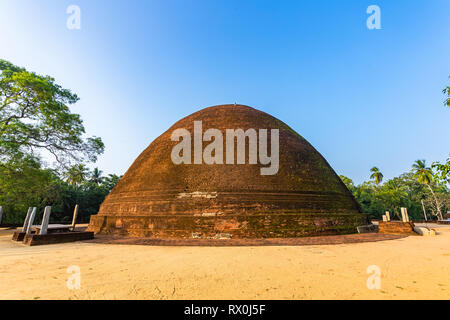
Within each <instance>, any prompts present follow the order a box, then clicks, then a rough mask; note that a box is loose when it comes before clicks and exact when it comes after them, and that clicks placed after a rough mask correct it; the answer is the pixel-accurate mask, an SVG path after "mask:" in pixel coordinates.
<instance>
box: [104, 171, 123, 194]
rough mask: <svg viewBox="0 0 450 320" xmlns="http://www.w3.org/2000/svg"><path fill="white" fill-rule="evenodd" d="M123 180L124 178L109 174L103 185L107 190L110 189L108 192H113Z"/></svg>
mask: <svg viewBox="0 0 450 320" xmlns="http://www.w3.org/2000/svg"><path fill="white" fill-rule="evenodd" d="M121 178H122V176H120V177H119V176H118V175H116V174H109V175H108V176H107V177H106V178H105V180H104V181H103V185H104V186H105V187H106V189H108V191H111V190H112V189H113V188H114V186H115V185H116V184H117V183H118V182H119V180H120V179H121Z"/></svg>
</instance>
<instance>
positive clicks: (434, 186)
mask: <svg viewBox="0 0 450 320" xmlns="http://www.w3.org/2000/svg"><path fill="white" fill-rule="evenodd" d="M448 162H449V160H447V164H445V165H442V166H444V169H441V167H440V166H438V164H439V163H435V165H434V166H433V167H436V168H439V169H437V170H436V172H434V171H433V169H432V168H428V167H426V165H425V161H423V160H418V161H416V162H415V163H414V165H413V170H412V171H411V172H408V173H405V174H402V175H400V176H398V177H395V178H392V179H390V180H388V181H386V182H385V183H384V184H376V181H375V183H374V182H363V183H362V184H360V185H356V186H355V184H354V183H353V181H352V180H351V179H349V178H347V177H345V176H340V178H341V180H342V181H343V182H344V183H345V185H346V186H347V188H348V189H349V190H350V191H351V192H352V194H353V195H354V197H355V199H356V200H357V201H358V202H359V204H360V205H361V208H362V210H363V212H364V213H369V214H370V216H371V218H372V219H381V216H382V215H383V214H384V213H385V212H386V211H389V212H390V213H391V217H394V218H395V217H397V219H400V217H401V214H400V208H401V207H404V208H407V209H408V214H409V216H410V217H411V218H412V219H414V220H422V219H424V215H423V208H422V201H423V202H424V206H425V209H426V211H427V214H428V217H430V216H436V217H440V216H439V210H437V207H438V206H439V207H440V210H441V211H443V210H450V190H449V189H448V187H447V185H446V183H441V181H447V182H448V179H449V178H450V177H449V175H448V173H449V171H446V170H448V165H449V163H448ZM374 171H378V170H371V172H374ZM430 174H431V176H430ZM437 175H438V176H440V177H441V178H440V180H438V179H436V178H435V177H436V176H437ZM371 178H372V179H374V177H371ZM433 190H434V191H433Z"/></svg>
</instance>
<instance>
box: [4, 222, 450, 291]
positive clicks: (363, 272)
mask: <svg viewBox="0 0 450 320" xmlns="http://www.w3.org/2000/svg"><path fill="white" fill-rule="evenodd" d="M437 230H438V231H439V234H438V235H437V236H436V237H420V236H411V237H407V238H403V239H397V240H389V241H381V242H370V243H356V244H342V245H321V246H319V245H315V246H298V247H281V246H280V247H278V246H273V247H270V246H265V247H161V246H138V245H116V244H97V243H86V242H83V243H69V244H57V245H47V246H37V247H26V246H24V245H22V244H21V243H15V242H12V241H11V240H10V239H11V234H12V231H11V230H0V299H450V272H449V271H450V226H440V227H439V229H437ZM371 265H375V266H378V267H379V270H380V272H381V278H380V284H381V288H380V289H372V290H369V289H368V287H367V280H368V278H369V277H370V276H371V275H373V274H368V273H367V268H368V267H369V266H371ZM70 266H79V268H80V272H81V275H80V279H81V288H80V289H72V290H70V289H68V287H67V284H66V281H67V279H68V278H69V276H70V274H69V273H67V269H68V267H70Z"/></svg>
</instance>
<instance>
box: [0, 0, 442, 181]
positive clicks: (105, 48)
mask: <svg viewBox="0 0 450 320" xmlns="http://www.w3.org/2000/svg"><path fill="white" fill-rule="evenodd" d="M71 4H75V5H78V6H79V7H80V9H81V29H80V30H69V29H67V27H66V20H67V18H68V16H69V15H68V14H66V9H67V7H68V6H69V5H71ZM371 4H376V5H378V6H379V7H380V8H381V27H382V29H381V30H368V29H367V27H366V19H367V17H368V14H366V8H367V7H368V6H369V5H371ZM449 13H450V1H448V0H426V1H425V0H423V1H417V0H409V1H400V0H396V1H378V0H373V1H362V0H359V1H356V0H355V1H350V0H345V1H344V0H342V1H317V0H315V1H313V0H311V1H299V0H296V1H287V0H285V1H275V0H273V1H263V0H254V1H245V0H244V1H242V0H241V1H231V0H220V1H219V0H208V1H206V0H205V1H201V0H192V1H187V0H177V1H174V0H158V1H100V0H95V1H93V0H89V1H88V0H85V1H80V0H70V1H62V0H54V1H50V0H41V1H37V0H29V1H25V0H0V30H1V32H0V35H1V37H0V57H1V58H3V59H6V60H9V61H11V62H13V63H15V64H17V65H20V66H24V67H26V68H27V69H28V70H32V71H36V72H38V73H41V74H49V75H51V76H53V77H55V78H56V79H57V82H58V83H60V84H61V85H62V86H64V87H66V88H70V89H72V90H73V91H74V92H76V93H77V94H78V95H79V96H80V98H81V101H80V102H79V103H77V104H76V105H74V106H73V107H72V111H73V112H75V113H79V114H81V115H82V118H83V119H84V123H85V126H86V130H87V133H88V134H89V135H97V136H100V137H102V138H103V140H104V142H105V144H106V152H105V154H104V155H102V156H101V158H100V159H99V161H98V162H97V164H96V166H98V167H100V169H102V170H104V172H105V173H117V174H122V173H124V172H125V171H126V169H127V168H128V167H129V166H130V165H131V163H132V162H133V160H134V159H135V158H136V157H137V156H138V155H139V154H140V152H141V151H142V150H144V148H145V147H146V146H147V145H148V144H149V143H150V142H151V141H153V139H155V138H156V137H157V136H158V135H159V134H161V133H162V132H163V131H165V130H167V128H169V127H170V125H171V124H173V123H174V122H175V121H177V120H179V119H180V118H182V117H184V116H186V115H189V114H191V113H192V112H194V111H197V110H199V109H201V108H204V107H207V106H210V105H217V104H224V103H234V102H237V103H240V104H246V105H250V106H253V107H255V108H257V109H260V110H263V111H265V112H268V113H270V114H272V115H274V116H276V117H277V118H279V119H281V120H283V121H284V122H286V123H287V124H288V125H290V126H291V127H292V128H293V129H295V130H296V131H297V132H298V133H300V134H301V135H302V136H303V137H305V138H306V139H307V140H309V142H311V144H312V145H314V146H315V147H316V149H317V150H318V151H319V152H320V153H322V155H324V156H325V158H326V159H327V160H328V161H329V163H330V164H331V165H332V167H333V168H334V169H335V170H336V171H337V172H338V173H339V174H344V175H346V176H348V177H350V178H352V179H354V180H355V181H356V182H361V181H363V180H367V179H368V176H369V169H370V168H371V167H372V166H374V165H376V166H378V167H379V168H380V170H381V171H382V172H383V173H384V175H385V177H386V178H390V177H393V176H396V175H399V174H400V173H402V172H405V171H407V170H409V168H410V166H411V164H412V162H413V161H414V160H416V159H419V158H420V159H422V158H424V159H427V161H428V162H429V163H431V161H434V160H441V161H442V160H444V159H445V158H446V157H447V156H448V155H449V152H450V125H449V123H450V109H449V108H445V107H444V106H443V100H444V96H443V94H442V92H441V91H442V89H443V87H444V86H446V85H449V83H450V79H448V76H449V75H450V19H449Z"/></svg>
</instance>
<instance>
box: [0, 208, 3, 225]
mask: <svg viewBox="0 0 450 320" xmlns="http://www.w3.org/2000/svg"><path fill="white" fill-rule="evenodd" d="M2 218H3V207H2V206H0V225H1V224H2Z"/></svg>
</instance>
